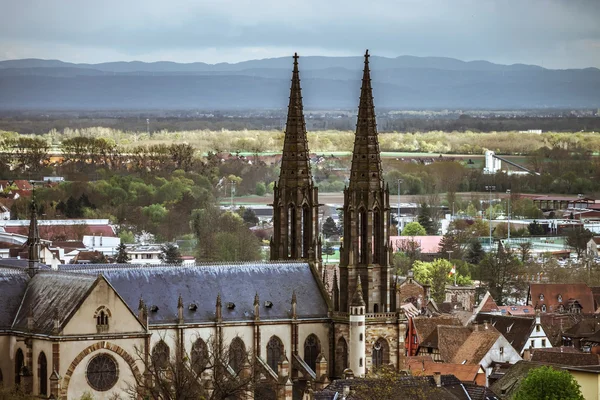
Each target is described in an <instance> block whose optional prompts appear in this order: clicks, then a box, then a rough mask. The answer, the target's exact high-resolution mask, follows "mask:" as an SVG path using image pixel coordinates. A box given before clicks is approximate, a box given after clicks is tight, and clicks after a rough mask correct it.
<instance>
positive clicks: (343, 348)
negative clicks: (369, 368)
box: [335, 337, 348, 377]
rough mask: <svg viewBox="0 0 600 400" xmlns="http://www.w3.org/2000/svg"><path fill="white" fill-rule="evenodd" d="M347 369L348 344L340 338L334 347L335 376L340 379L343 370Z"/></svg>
mask: <svg viewBox="0 0 600 400" xmlns="http://www.w3.org/2000/svg"><path fill="white" fill-rule="evenodd" d="M346 368H348V343H347V342H346V339H344V338H343V337H340V338H339V339H338V341H337V344H336V346H335V375H336V376H337V377H342V376H343V375H344V370H345V369H346Z"/></svg>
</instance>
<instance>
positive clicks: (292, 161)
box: [279, 53, 312, 188]
mask: <svg viewBox="0 0 600 400" xmlns="http://www.w3.org/2000/svg"><path fill="white" fill-rule="evenodd" d="M309 155H310V154H309V150H308V140H307V138H306V124H305V122H304V113H303V106H302V89H301V88H300V74H299V72H298V54H297V53H296V54H294V70H293V72H292V86H291V88H290V103H289V106H288V115H287V122H286V125H285V137H284V141H283V156H282V158H281V173H280V175H279V186H280V188H284V187H308V186H310V185H311V184H312V177H311V173H310V163H309Z"/></svg>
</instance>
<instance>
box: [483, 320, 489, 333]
mask: <svg viewBox="0 0 600 400" xmlns="http://www.w3.org/2000/svg"><path fill="white" fill-rule="evenodd" d="M488 324H489V322H488V321H483V329H484V330H486V331H487V330H488V329H489V326H488Z"/></svg>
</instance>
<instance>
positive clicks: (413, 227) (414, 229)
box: [402, 222, 427, 236]
mask: <svg viewBox="0 0 600 400" xmlns="http://www.w3.org/2000/svg"><path fill="white" fill-rule="evenodd" d="M425 235H427V232H426V230H425V228H424V227H423V226H422V225H421V224H420V223H418V222H409V223H408V224H406V225H404V229H402V236H425Z"/></svg>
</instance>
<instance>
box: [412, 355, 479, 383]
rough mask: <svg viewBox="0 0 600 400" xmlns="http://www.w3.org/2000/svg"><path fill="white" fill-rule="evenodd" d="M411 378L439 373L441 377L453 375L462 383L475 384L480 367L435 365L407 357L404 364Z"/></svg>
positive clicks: (471, 365)
mask: <svg viewBox="0 0 600 400" xmlns="http://www.w3.org/2000/svg"><path fill="white" fill-rule="evenodd" d="M406 364H407V367H408V369H409V370H410V371H411V373H412V376H433V374H434V373H436V372H439V373H441V374H442V375H454V376H456V378H458V380H460V381H462V382H468V383H475V379H476V378H477V374H478V373H479V371H480V369H481V366H479V365H477V364H446V363H437V362H434V361H433V360H431V359H430V360H418V359H416V360H415V359H414V357H408V360H407V362H406Z"/></svg>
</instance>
